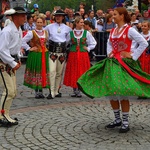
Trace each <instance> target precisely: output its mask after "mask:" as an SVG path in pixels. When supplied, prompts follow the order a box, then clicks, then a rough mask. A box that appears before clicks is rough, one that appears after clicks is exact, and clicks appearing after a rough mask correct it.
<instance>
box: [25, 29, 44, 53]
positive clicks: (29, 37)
mask: <svg viewBox="0 0 150 150" xmlns="http://www.w3.org/2000/svg"><path fill="white" fill-rule="evenodd" d="M38 32H43V30H38ZM35 33H36V32H35ZM36 34H37V33H36ZM37 36H38V37H39V38H46V35H45V32H44V34H43V35H42V36H40V35H38V34H37ZM32 38H33V32H32V31H28V32H27V34H26V35H25V36H24V37H23V39H22V48H23V49H25V50H26V51H28V50H29V49H30V48H31V47H30V46H29V45H28V42H29V41H30V40H31V39H32Z"/></svg>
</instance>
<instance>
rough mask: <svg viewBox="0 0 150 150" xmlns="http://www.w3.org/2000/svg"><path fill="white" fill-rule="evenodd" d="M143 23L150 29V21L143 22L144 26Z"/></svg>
mask: <svg viewBox="0 0 150 150" xmlns="http://www.w3.org/2000/svg"><path fill="white" fill-rule="evenodd" d="M143 23H147V25H148V28H149V29H150V22H149V21H143V22H142V23H141V24H143Z"/></svg>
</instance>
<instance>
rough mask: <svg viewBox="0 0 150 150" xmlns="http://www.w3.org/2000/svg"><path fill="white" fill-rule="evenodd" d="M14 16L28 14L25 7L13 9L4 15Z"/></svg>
mask: <svg viewBox="0 0 150 150" xmlns="http://www.w3.org/2000/svg"><path fill="white" fill-rule="evenodd" d="M14 14H27V12H26V11H25V9H24V8H23V7H14V8H13V9H9V10H6V11H5V12H4V15H14Z"/></svg>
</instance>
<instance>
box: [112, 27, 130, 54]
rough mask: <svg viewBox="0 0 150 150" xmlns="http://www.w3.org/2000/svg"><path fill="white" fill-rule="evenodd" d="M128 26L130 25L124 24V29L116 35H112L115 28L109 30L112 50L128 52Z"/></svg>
mask: <svg viewBox="0 0 150 150" xmlns="http://www.w3.org/2000/svg"><path fill="white" fill-rule="evenodd" d="M129 28H130V26H126V27H125V29H124V30H123V31H122V32H121V33H120V35H119V36H116V37H115V36H114V35H113V33H114V31H115V28H113V29H112V30H111V32H110V41H111V42H112V47H113V50H116V51H118V52H120V51H127V52H130V50H131V44H132V40H130V39H129V38H128V30H129ZM113 36H114V37H113Z"/></svg>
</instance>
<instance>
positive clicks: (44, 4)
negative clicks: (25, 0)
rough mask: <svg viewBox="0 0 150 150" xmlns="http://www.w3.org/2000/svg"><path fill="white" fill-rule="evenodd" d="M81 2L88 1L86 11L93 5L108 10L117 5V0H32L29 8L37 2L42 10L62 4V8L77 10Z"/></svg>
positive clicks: (96, 8) (51, 8)
mask: <svg viewBox="0 0 150 150" xmlns="http://www.w3.org/2000/svg"><path fill="white" fill-rule="evenodd" d="M80 2H85V3H86V8H85V10H86V11H88V10H89V9H91V6H92V5H93V7H94V8H95V10H98V9H102V10H104V11H106V10H107V9H108V8H112V7H113V6H114V5H115V2H116V0H32V3H31V4H30V5H29V8H30V9H32V8H33V4H35V3H36V4H38V5H39V10H40V12H45V11H47V10H50V11H52V10H53V9H54V6H61V8H62V9H64V8H65V7H69V8H72V9H74V10H75V11H77V10H78V8H79V4H80Z"/></svg>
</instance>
